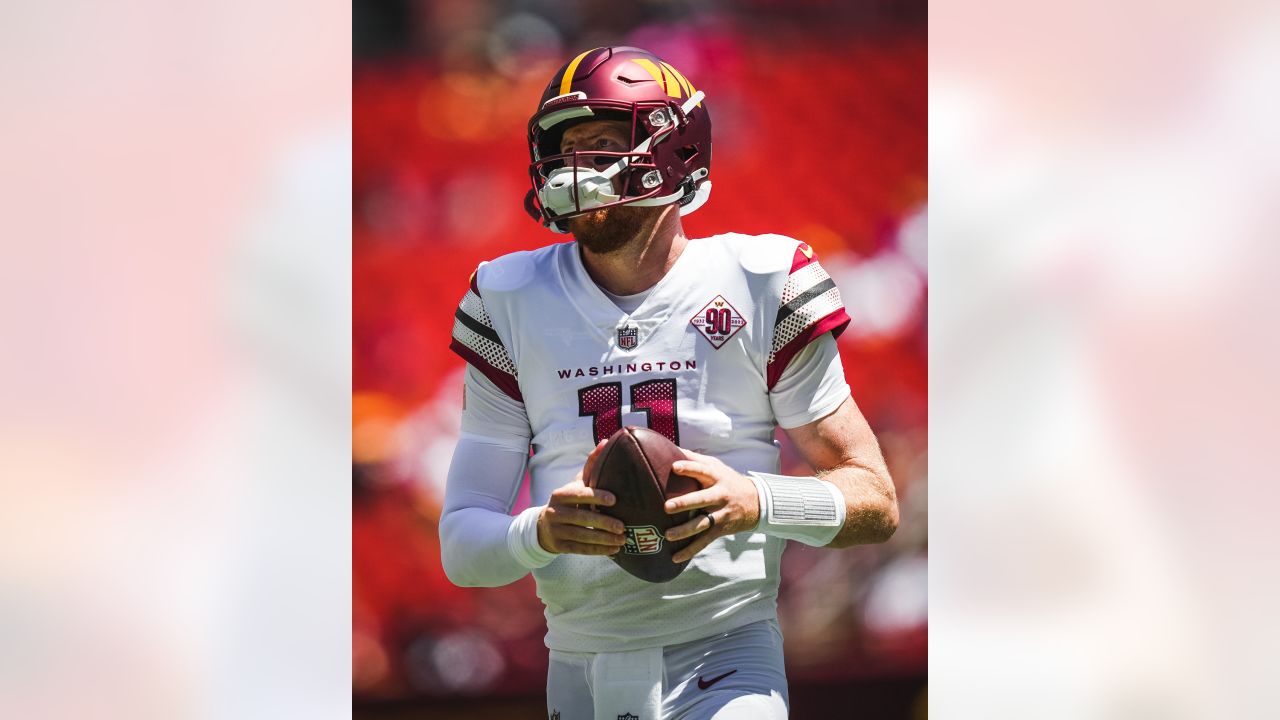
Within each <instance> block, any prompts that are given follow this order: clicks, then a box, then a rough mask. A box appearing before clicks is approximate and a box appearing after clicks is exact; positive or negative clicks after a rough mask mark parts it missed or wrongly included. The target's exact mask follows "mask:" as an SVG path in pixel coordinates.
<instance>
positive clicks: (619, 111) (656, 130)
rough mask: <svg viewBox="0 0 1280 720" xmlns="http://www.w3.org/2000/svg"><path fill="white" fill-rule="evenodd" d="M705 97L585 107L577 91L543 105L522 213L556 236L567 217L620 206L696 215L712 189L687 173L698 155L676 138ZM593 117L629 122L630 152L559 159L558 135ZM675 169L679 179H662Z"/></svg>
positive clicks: (696, 172) (701, 171)
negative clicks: (670, 208) (671, 208)
mask: <svg viewBox="0 0 1280 720" xmlns="http://www.w3.org/2000/svg"><path fill="white" fill-rule="evenodd" d="M703 97H704V94H703V93H701V92H697V93H695V94H694V95H693V96H692V97H690V98H689V99H688V100H687V101H686V102H685V103H684V104H683V105H681V104H680V103H679V102H677V101H676V100H667V101H637V102H624V101H617V100H597V101H588V100H587V99H586V98H585V96H584V95H583V94H582V93H569V94H567V95H562V96H559V97H555V98H552V99H550V100H548V101H547V102H546V103H544V104H543V108H542V110H541V111H540V112H539V113H538V114H536V115H535V116H534V117H533V119H532V120H531V121H530V123H529V143H530V154H531V157H532V158H533V162H532V163H531V164H530V166H529V175H530V180H531V181H532V183H533V190H532V191H531V192H530V197H529V198H528V199H527V200H526V208H527V209H528V210H529V211H530V214H531V215H534V216H535V217H536V218H537V219H540V220H542V221H543V223H544V224H546V225H547V226H548V227H550V228H551V229H552V230H554V231H556V232H561V233H564V232H567V231H568V228H567V227H566V225H565V223H564V221H565V220H567V219H568V218H571V217H575V216H578V215H583V214H585V213H588V212H593V211H595V210H600V209H603V208H609V207H615V206H619V205H638V206H657V205H667V204H670V203H673V202H677V203H680V205H681V215H685V214H688V213H689V212H692V211H693V210H695V209H697V208H698V207H700V206H701V205H702V203H703V202H705V201H706V197H707V195H708V194H709V193H710V189H711V188H710V185H711V183H710V182H709V181H705V178H706V175H707V170H706V168H705V167H702V168H697V169H694V168H686V167H685V164H686V163H689V162H690V161H691V160H693V159H694V155H696V153H697V150H696V147H694V146H692V145H690V146H682V144H681V138H682V137H683V136H684V135H685V133H686V131H687V129H688V126H689V117H688V113H689V112H691V111H692V110H693V109H694V108H695V107H697V106H698V104H699V103H700V102H701V101H702V99H703ZM592 119H596V120H609V119H619V120H622V121H624V122H629V123H630V126H631V146H632V148H633V149H632V150H630V151H628V152H616V151H603V150H577V151H574V152H569V153H560V152H559V142H560V138H561V137H562V136H563V134H564V131H565V130H567V129H568V128H569V127H571V126H572V125H573V124H577V123H580V122H585V121H587V120H592ZM548 153H554V154H548ZM673 168H674V169H677V170H684V172H680V173H679V174H678V178H679V179H676V178H674V177H664V170H667V171H670V170H672V169H673ZM699 181H702V182H699Z"/></svg>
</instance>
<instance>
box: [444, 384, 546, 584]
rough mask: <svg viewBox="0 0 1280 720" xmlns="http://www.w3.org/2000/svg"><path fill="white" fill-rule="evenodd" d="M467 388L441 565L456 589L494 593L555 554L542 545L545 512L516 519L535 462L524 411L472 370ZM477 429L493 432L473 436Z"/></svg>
mask: <svg viewBox="0 0 1280 720" xmlns="http://www.w3.org/2000/svg"><path fill="white" fill-rule="evenodd" d="M466 383H467V385H466V388H467V403H466V408H465V410H464V411H463V422H462V427H463V432H462V437H461V438H460V439H459V440H458V445H457V447H456V448H455V449H454V451H453V461H452V462H451V463H450V465H449V477H448V482H447V485H446V487H445V497H444V510H443V511H442V512H441V514H440V560H441V563H442V564H443V565H444V571H445V574H446V575H447V576H448V577H449V580H450V581H452V582H453V583H454V584H455V585H459V586H463V587H496V586H498V585H506V584H508V583H511V582H515V581H516V580H519V579H520V578H522V577H524V576H525V575H526V574H528V572H529V570H530V569H532V568H535V567H541V566H543V565H546V564H547V563H549V562H551V560H552V559H554V557H555V556H554V555H553V554H552V553H549V552H547V551H546V550H543V549H542V546H541V545H539V544H538V527H537V519H538V513H539V512H540V511H541V510H542V508H541V507H540V506H539V507H532V508H529V509H528V510H525V511H524V512H522V513H520V514H519V515H518V516H516V517H514V518H513V517H511V514H510V513H511V506H512V504H513V503H514V502H515V496H516V493H517V492H518V491H519V489H520V481H521V479H522V478H523V477H524V467H525V462H527V461H528V458H529V435H528V420H527V419H524V406H523V405H522V404H521V403H519V402H517V401H515V400H512V399H511V398H509V397H507V396H506V395H505V394H504V393H503V392H502V391H501V390H499V389H498V388H497V387H496V386H495V385H494V384H493V383H492V382H490V381H489V380H488V379H487V378H485V377H484V376H483V375H481V374H480V373H478V372H474V371H473V370H472V368H470V367H468V368H467V379H466ZM479 428H484V429H485V430H487V432H485V433H484V434H483V435H481V434H478V433H476V432H473V431H472V430H473V429H479ZM495 431H497V432H495ZM495 435H497V436H498V437H494V436H495Z"/></svg>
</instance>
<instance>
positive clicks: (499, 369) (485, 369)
mask: <svg viewBox="0 0 1280 720" xmlns="http://www.w3.org/2000/svg"><path fill="white" fill-rule="evenodd" d="M449 349H450V350H452V351H454V352H455V353H457V354H458V355H459V356H460V357H462V359H463V360H466V361H467V362H468V363H471V365H472V366H473V367H475V369H476V370H479V371H480V372H481V373H483V374H484V376H485V377H487V378H489V380H491V381H493V384H494V385H497V386H498V388H499V389H500V390H502V391H503V392H504V393H506V394H507V395H508V396H510V397H511V398H512V399H513V400H516V401H519V402H524V398H523V396H522V395H521V394H520V380H519V372H518V371H517V369H516V364H515V363H514V362H512V360H511V355H510V354H509V353H508V352H507V349H506V347H505V346H503V344H502V338H500V337H499V336H498V333H497V332H496V331H494V329H493V321H492V319H490V317H489V313H487V312H485V309H484V300H483V299H482V298H481V297H480V289H479V287H478V286H477V285H476V276H475V274H474V273H473V274H472V275H471V283H470V287H469V288H467V293H466V294H465V295H463V296H462V301H461V302H460V303H458V310H457V311H456V312H455V313H454V314H453V337H452V339H451V341H450V343H449Z"/></svg>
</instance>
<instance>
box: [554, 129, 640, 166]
mask: <svg viewBox="0 0 1280 720" xmlns="http://www.w3.org/2000/svg"><path fill="white" fill-rule="evenodd" d="M630 143H631V124H630V123H625V122H621V121H618V120H590V121H588V122H584V123H581V124H579V125H574V126H573V127H571V128H569V129H568V130H565V131H564V136H563V137H561V138H560V152H562V153H571V152H599V151H604V152H627V151H628V150H630V149H631V144H630ZM584 160H586V162H585V163H583V164H584V165H585V166H586V167H594V168H595V169H597V170H603V169H604V168H606V167H608V166H610V165H612V164H613V163H615V162H617V160H618V158H616V157H599V156H596V157H591V156H588V157H586V158H584Z"/></svg>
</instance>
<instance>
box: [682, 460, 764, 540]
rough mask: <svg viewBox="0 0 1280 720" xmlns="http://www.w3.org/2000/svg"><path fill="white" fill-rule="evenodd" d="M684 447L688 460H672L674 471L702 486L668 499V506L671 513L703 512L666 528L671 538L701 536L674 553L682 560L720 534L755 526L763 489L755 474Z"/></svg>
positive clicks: (736, 531)
mask: <svg viewBox="0 0 1280 720" xmlns="http://www.w3.org/2000/svg"><path fill="white" fill-rule="evenodd" d="M682 451H683V452H684V454H685V457H687V458H688V460H677V461H676V462H674V463H672V464H671V471H672V472H675V473H678V474H680V475H685V476H687V477H691V478H693V479H695V480H697V481H698V483H699V484H701V485H702V489H701V490H695V491H694V492H691V493H689V494H687V495H681V496H680V497H678V498H672V499H670V500H668V501H667V502H666V505H665V506H664V509H665V510H666V511H667V514H668V515H674V514H676V513H681V512H685V511H686V510H696V509H702V510H703V514H701V515H699V516H698V517H696V518H694V519H692V520H690V521H689V522H687V523H683V524H680V525H677V526H675V527H673V528H671V529H670V530H668V531H667V532H666V538H667V539H668V540H683V539H685V538H688V537H693V536H695V535H696V536H697V539H696V540H694V541H693V542H692V543H690V544H689V547H687V548H685V549H683V550H681V551H680V552H678V553H676V554H675V555H673V556H672V557H671V559H672V560H673V561H674V562H678V563H681V562H684V561H685V560H688V559H689V558H691V557H693V556H694V555H697V554H698V553H700V552H702V550H703V549H704V548H706V547H707V546H708V545H710V544H711V541H713V540H715V539H716V538H718V537H721V536H724V535H732V534H734V533H738V532H742V531H744V530H753V529H755V527H756V525H758V524H759V523H760V492H759V491H758V490H756V484H755V483H754V482H751V478H748V477H746V476H745V475H742V474H740V473H738V472H737V471H736V470H734V469H733V468H730V467H729V466H728V465H725V464H724V463H723V462H720V460H718V459H717V458H713V457H711V456H710V455H702V454H700V453H696V452H692V451H689V450H683V449H682Z"/></svg>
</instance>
